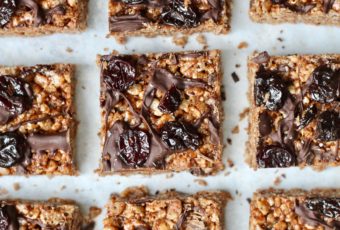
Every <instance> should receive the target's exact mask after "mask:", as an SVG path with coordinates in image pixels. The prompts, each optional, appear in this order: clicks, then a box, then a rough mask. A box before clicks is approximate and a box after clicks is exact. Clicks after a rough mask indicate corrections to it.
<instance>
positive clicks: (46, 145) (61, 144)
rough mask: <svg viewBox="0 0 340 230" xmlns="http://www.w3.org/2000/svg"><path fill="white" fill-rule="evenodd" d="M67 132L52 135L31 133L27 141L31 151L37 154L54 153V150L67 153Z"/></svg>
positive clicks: (68, 146)
mask: <svg viewBox="0 0 340 230" xmlns="http://www.w3.org/2000/svg"><path fill="white" fill-rule="evenodd" d="M68 133H69V132H68V131H64V132H60V133H53V134H37V133H33V134H31V135H29V136H28V137H27V141H28V143H29V144H30V146H31V149H32V150H34V151H36V152H37V153H42V152H44V151H50V152H51V153H54V152H55V151H56V150H62V151H64V152H68V151H69V150H70V149H71V146H70V143H69V141H68V136H69V135H68Z"/></svg>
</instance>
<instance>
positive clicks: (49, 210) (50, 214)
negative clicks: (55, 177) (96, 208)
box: [0, 198, 83, 230]
mask: <svg viewBox="0 0 340 230" xmlns="http://www.w3.org/2000/svg"><path fill="white" fill-rule="evenodd" d="M1 204H6V205H15V206H16V208H17V210H18V214H19V215H20V216H21V217H22V218H21V219H25V218H28V219H29V220H30V221H29V222H27V221H24V220H20V222H19V223H20V228H23V229H27V230H33V229H36V227H37V226H33V225H32V224H31V223H38V224H48V225H49V226H50V227H57V226H58V224H66V225H67V227H68V228H67V229H69V230H79V229H80V228H81V224H82V222H83V217H82V214H81V212H80V209H79V206H78V205H77V204H76V203H75V202H74V201H72V200H64V199H60V198H51V199H49V200H47V201H31V200H19V199H16V200H0V205H1Z"/></svg>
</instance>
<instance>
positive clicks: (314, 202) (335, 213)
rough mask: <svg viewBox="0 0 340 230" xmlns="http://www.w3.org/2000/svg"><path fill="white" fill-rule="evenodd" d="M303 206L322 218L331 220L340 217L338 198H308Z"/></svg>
mask: <svg viewBox="0 0 340 230" xmlns="http://www.w3.org/2000/svg"><path fill="white" fill-rule="evenodd" d="M304 205H305V206H306V208H308V209H309V210H311V211H313V212H316V213H318V214H320V215H322V216H325V217H328V218H332V219H336V218H338V217H340V198H308V199H307V200H305V202H304Z"/></svg>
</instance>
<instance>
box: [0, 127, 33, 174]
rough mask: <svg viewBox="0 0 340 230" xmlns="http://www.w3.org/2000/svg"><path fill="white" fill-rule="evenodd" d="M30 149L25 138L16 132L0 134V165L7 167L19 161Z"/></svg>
mask: <svg viewBox="0 0 340 230" xmlns="http://www.w3.org/2000/svg"><path fill="white" fill-rule="evenodd" d="M28 151H30V149H29V144H28V143H27V140H26V138H25V137H24V136H23V135H21V134H19V133H17V132H6V133H2V134H0V167H2V168H9V167H12V166H14V165H17V164H19V163H21V162H22V161H23V160H24V157H25V155H27V152H28Z"/></svg>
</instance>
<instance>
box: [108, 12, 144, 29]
mask: <svg viewBox="0 0 340 230" xmlns="http://www.w3.org/2000/svg"><path fill="white" fill-rule="evenodd" d="M148 22H149V20H148V19H147V18H145V17H143V16H141V15H122V16H113V17H111V18H110V31H113V32H123V31H135V30H140V29H142V28H144V27H145V24H146V23H148Z"/></svg>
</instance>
